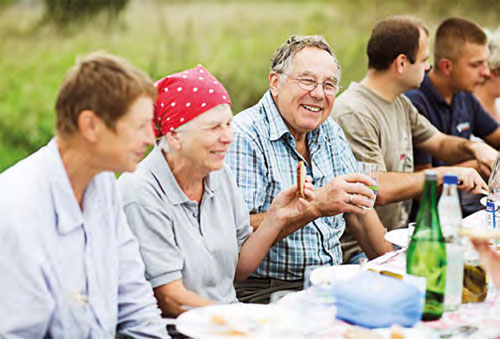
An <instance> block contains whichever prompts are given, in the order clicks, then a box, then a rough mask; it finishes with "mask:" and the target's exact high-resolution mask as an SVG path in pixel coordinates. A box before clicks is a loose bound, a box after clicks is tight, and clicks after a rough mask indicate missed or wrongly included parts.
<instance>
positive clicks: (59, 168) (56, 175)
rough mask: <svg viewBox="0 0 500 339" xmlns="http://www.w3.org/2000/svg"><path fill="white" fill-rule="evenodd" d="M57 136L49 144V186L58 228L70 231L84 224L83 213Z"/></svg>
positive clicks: (65, 231)
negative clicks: (67, 171) (58, 145)
mask: <svg viewBox="0 0 500 339" xmlns="http://www.w3.org/2000/svg"><path fill="white" fill-rule="evenodd" d="M56 140H57V139H56V138H53V139H52V140H51V141H50V142H49V144H48V145H47V153H48V161H47V162H46V164H47V166H48V165H49V164H50V170H49V176H48V180H49V186H50V191H51V194H52V200H53V203H54V209H55V213H56V215H57V226H56V227H57V229H58V230H59V232H61V233H63V234H64V233H69V232H71V231H73V230H74V229H76V228H78V227H80V226H81V225H82V224H83V214H82V211H81V209H80V206H79V205H78V201H77V200H76V197H75V193H74V192H73V188H72V187H71V183H70V181H69V178H68V174H67V173H66V169H65V167H64V164H63V162H62V159H61V154H60V153H59V148H58V147H57V142H56Z"/></svg>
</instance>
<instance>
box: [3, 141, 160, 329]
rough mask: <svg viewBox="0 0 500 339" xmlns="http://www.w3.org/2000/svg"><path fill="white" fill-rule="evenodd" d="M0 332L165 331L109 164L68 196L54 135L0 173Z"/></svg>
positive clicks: (69, 190)
mask: <svg viewBox="0 0 500 339" xmlns="http://www.w3.org/2000/svg"><path fill="white" fill-rule="evenodd" d="M0 239H1V245H0V338H110V339H114V338H115V335H116V333H119V334H122V335H124V336H126V337H134V338H137V337H143V338H146V337H147V338H169V336H168V334H167V331H166V327H165V323H164V321H163V320H162V319H161V317H160V310H159V309H158V307H157V305H156V300H155V298H154V296H153V291H152V289H151V285H150V284H149V282H147V281H146V279H145V277H144V264H143V262H142V260H141V256H140V253H139V246H138V244H137V241H136V239H135V238H134V236H133V235H132V232H131V231H130V229H129V227H128V225H127V221H126V219H125V214H124V213H123V210H122V205H121V199H120V197H119V194H118V190H117V187H116V181H115V177H114V175H113V173H109V172H108V173H101V174H98V175H96V176H95V177H94V178H93V179H92V180H91V181H90V183H89V185H88V187H87V189H86V191H85V196H84V199H83V211H82V210H81V209H80V206H79V205H78V201H77V200H76V198H75V195H74V193H73V190H72V188H71V184H70V182H69V180H68V176H67V174H66V171H65V169H64V165H63V162H62V160H61V156H60V154H59V151H58V148H57V144H56V141H55V139H53V140H52V141H51V142H50V143H49V144H48V145H47V146H46V147H43V148H42V149H40V150H39V151H38V152H36V153H35V154H33V155H31V156H30V157H28V158H26V159H25V160H23V161H21V162H19V163H18V164H17V165H15V166H13V167H12V168H10V169H8V170H7V171H5V172H4V173H2V174H1V175H0Z"/></svg>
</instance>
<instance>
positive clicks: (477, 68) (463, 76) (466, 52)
mask: <svg viewBox="0 0 500 339" xmlns="http://www.w3.org/2000/svg"><path fill="white" fill-rule="evenodd" d="M487 61H488V46H487V45H486V44H485V45H479V44H473V43H469V42H466V43H465V44H464V45H463V47H462V48H461V53H460V56H459V57H458V58H457V60H456V61H454V62H452V63H451V72H450V79H451V82H452V84H453V87H454V88H455V89H456V91H468V92H473V91H474V90H475V89H476V87H477V86H479V85H481V84H482V83H483V82H484V79H485V77H487V76H488V75H489V69H488V65H487Z"/></svg>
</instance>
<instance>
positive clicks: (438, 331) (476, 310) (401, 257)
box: [280, 249, 500, 338]
mask: <svg viewBox="0 0 500 339" xmlns="http://www.w3.org/2000/svg"><path fill="white" fill-rule="evenodd" d="M367 265H368V267H370V266H371V267H377V268H381V267H383V268H384V269H386V270H390V271H395V272H401V271H404V270H405V265H406V251H405V249H401V250H398V251H393V252H389V253H386V254H385V255H383V256H381V257H379V258H377V259H374V260H372V261H370V262H368V263H367ZM365 268H366V267H365ZM313 297H314V293H313V291H312V288H309V289H306V290H304V291H301V292H296V293H291V294H289V295H287V296H286V297H284V298H283V299H282V300H280V304H283V305H284V306H287V307H296V306H295V305H297V304H301V303H302V302H303V301H306V300H308V301H310V300H311V298H313ZM465 326H470V327H473V328H476V330H475V331H474V332H473V333H471V334H469V335H465V336H464V335H462V336H460V334H459V333H458V332H456V331H457V330H460V329H463V330H465V329H466V327H465ZM355 327H356V326H354V325H351V324H348V323H346V322H344V321H342V320H339V319H335V320H334V321H332V323H331V325H330V327H329V329H328V330H325V331H322V332H321V333H317V336H308V338H315V337H317V338H322V337H331V338H338V337H343V336H344V335H345V334H346V333H347V332H349V331H350V330H353V329H354V328H355ZM402 331H403V334H404V336H405V338H440V336H441V335H442V336H443V337H447V338H455V337H456V338H464V337H467V338H500V291H498V293H496V291H495V289H494V287H493V286H489V292H488V297H487V298H486V300H485V301H484V302H482V303H468V304H462V305H461V307H460V308H459V309H458V310H457V311H454V312H445V313H444V314H443V316H442V318H441V319H439V320H437V321H430V322H419V323H417V325H416V326H415V327H413V328H409V329H402ZM374 332H375V333H378V334H380V335H381V338H389V337H390V332H391V331H390V329H379V330H375V331H374ZM447 333H450V336H444V335H445V334H447Z"/></svg>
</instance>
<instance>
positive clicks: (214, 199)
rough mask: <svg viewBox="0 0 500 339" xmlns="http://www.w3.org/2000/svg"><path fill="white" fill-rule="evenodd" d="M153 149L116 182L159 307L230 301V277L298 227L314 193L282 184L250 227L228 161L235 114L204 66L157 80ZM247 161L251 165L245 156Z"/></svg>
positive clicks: (243, 272) (174, 309)
mask: <svg viewBox="0 0 500 339" xmlns="http://www.w3.org/2000/svg"><path fill="white" fill-rule="evenodd" d="M156 86H157V88H158V93H159V96H158V99H157V102H156V109H155V121H154V123H155V125H156V127H157V131H158V134H157V135H159V136H162V138H161V139H159V142H158V144H157V145H156V146H155V148H154V149H153V151H152V152H151V153H150V154H149V155H148V156H147V157H146V158H145V159H144V160H143V161H142V162H141V163H140V164H139V166H138V169H137V171H135V172H134V173H129V174H124V175H122V176H121V177H120V179H119V180H118V182H119V187H120V190H121V192H122V195H123V196H124V209H125V213H126V215H127V218H128V221H129V224H130V225H131V227H132V231H133V232H134V233H135V235H136V236H137V238H138V240H139V243H140V247H141V253H142V256H143V259H144V261H145V264H146V277H147V279H148V280H149V281H150V282H151V284H152V286H153V289H154V293H155V296H156V298H157V300H158V304H159V305H160V308H161V309H162V311H163V313H164V314H165V315H177V314H178V313H179V312H181V311H182V309H181V306H182V305H187V306H203V305H209V304H212V303H232V302H236V301H237V299H236V293H235V290H234V287H233V282H234V280H238V281H241V280H244V279H246V278H247V277H248V276H249V275H250V274H251V273H252V272H253V271H254V270H255V269H256V268H257V266H258V265H259V264H260V262H261V260H262V258H263V257H264V256H265V254H266V253H267V251H268V250H269V247H270V246H271V245H272V244H273V243H274V242H276V241H278V240H280V239H281V238H283V237H284V236H286V235H288V234H290V233H291V232H293V231H294V230H295V229H296V228H298V227H299V225H300V223H299V224H297V223H296V222H295V220H294V218H295V217H296V216H298V215H299V214H300V213H303V212H304V210H306V209H307V208H309V207H310V204H311V203H310V201H311V200H313V199H314V193H313V186H312V184H311V183H310V178H308V179H307V180H306V183H305V197H306V198H307V199H304V198H301V197H300V196H299V194H298V192H297V187H292V188H289V189H287V190H284V191H283V192H282V193H281V194H280V195H278V196H277V197H276V199H275V201H274V202H273V204H272V206H271V208H270V210H269V213H268V215H267V216H266V219H264V221H263V222H262V224H261V225H260V227H259V228H257V229H256V230H255V231H254V230H253V229H252V228H251V227H250V222H249V214H248V210H247V208H246V205H245V203H244V201H243V199H242V197H241V194H240V192H239V191H238V188H237V186H236V184H235V181H234V179H233V177H232V176H231V173H230V172H229V170H228V168H226V167H225V166H224V157H225V153H226V151H227V149H228V147H229V145H230V143H231V141H232V128H231V120H232V117H233V115H232V112H231V108H230V105H231V102H230V99H229V95H228V94H227V92H226V90H225V89H224V87H223V86H222V85H221V84H220V83H219V82H218V81H217V80H216V79H215V78H214V77H213V76H212V75H211V74H210V73H209V72H208V71H207V70H206V69H204V68H203V67H202V66H198V67H196V68H193V69H190V70H186V71H183V72H180V73H177V74H173V75H170V76H168V77H166V78H164V79H162V80H160V81H159V82H158V83H157V84H156ZM247 165H248V166H252V164H247Z"/></svg>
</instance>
